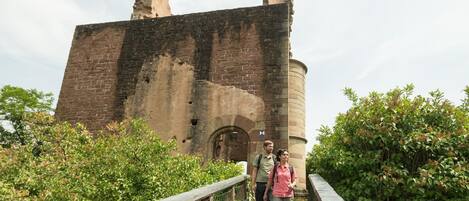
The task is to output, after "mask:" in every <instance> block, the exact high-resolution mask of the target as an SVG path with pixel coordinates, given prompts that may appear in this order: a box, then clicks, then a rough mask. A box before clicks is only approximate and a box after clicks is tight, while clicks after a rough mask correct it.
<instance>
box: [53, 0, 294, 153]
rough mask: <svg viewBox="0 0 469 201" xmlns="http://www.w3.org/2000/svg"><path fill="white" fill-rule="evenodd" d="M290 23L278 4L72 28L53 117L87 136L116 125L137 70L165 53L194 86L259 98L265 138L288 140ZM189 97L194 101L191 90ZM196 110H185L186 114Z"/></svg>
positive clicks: (193, 105)
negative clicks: (189, 70) (207, 84)
mask: <svg viewBox="0 0 469 201" xmlns="http://www.w3.org/2000/svg"><path fill="white" fill-rule="evenodd" d="M289 20H290V13H289V8H288V6H287V4H278V5H270V6H261V7H252V8H241V9H233V10H223V11H214V12H207V13H197V14H189V15H181V16H171V17H163V18H158V19H146V20H134V21H126V22H116V23H106V24H98V25H84V26H78V27H77V29H76V31H75V38H74V41H73V44H72V49H71V51H70V58H69V63H68V65H67V69H66V72H65V76H64V81H63V86H62V91H61V94H60V97H59V103H58V106H57V118H58V119H59V120H69V121H70V120H71V121H82V122H85V123H86V124H87V125H88V126H89V127H90V128H91V130H96V129H99V128H101V127H102V126H103V125H105V123H107V122H109V121H112V120H120V119H122V118H123V117H124V102H125V101H126V99H127V98H128V97H129V96H131V95H133V94H134V93H135V86H136V82H137V75H138V73H139V72H140V70H141V67H142V65H143V63H144V62H145V61H146V60H148V59H149V58H153V57H154V56H155V55H162V54H170V55H172V56H173V57H176V58H179V59H181V60H182V61H184V62H187V63H189V64H191V65H193V66H194V67H195V78H196V79H195V80H207V81H211V82H214V83H216V84H221V85H224V86H235V87H237V88H240V89H244V90H247V91H248V92H249V93H252V94H255V95H257V96H259V97H262V99H263V100H264V101H265V111H266V113H265V126H266V128H265V129H266V134H267V135H268V136H267V137H269V138H270V137H272V138H274V139H279V140H280V139H285V138H288V137H287V136H282V135H283V134H282V130H285V129H284V128H286V127H287V126H288V125H287V123H288V117H287V114H285V113H283V112H282V111H288V106H287V98H288V97H285V93H286V88H287V87H288V59H289V47H288V46H289V45H288V40H289V39H288V37H289V25H290V23H289ZM107 30H110V31H107ZM97 35H103V37H104V39H98V38H96V36H97ZM84 55H89V56H91V57H92V58H106V59H107V60H103V61H102V62H100V60H99V59H86V57H85V56H84ZM117 57H118V58H117ZM194 86H195V83H194ZM194 89H196V87H194ZM192 96H193V97H194V98H193V99H194V100H196V99H197V98H196V97H197V90H195V91H193V95H192ZM247 107H248V106H247ZM200 109H201V108H198V107H197V103H194V104H192V112H193V113H195V112H197V110H200ZM188 122H189V121H188ZM188 126H189V123H188ZM269 135H270V136H269ZM280 144H282V145H287V144H288V143H287V141H283V142H282V143H280Z"/></svg>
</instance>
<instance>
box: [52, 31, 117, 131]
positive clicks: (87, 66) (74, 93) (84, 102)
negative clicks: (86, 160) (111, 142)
mask: <svg viewBox="0 0 469 201" xmlns="http://www.w3.org/2000/svg"><path fill="white" fill-rule="evenodd" d="M124 35H125V27H122V26H120V24H113V26H92V25H91V26H87V27H82V26H78V27H77V29H76V31H75V35H74V39H73V42H72V48H71V50H70V54H69V59H68V62H67V68H66V69H65V75H64V78H63V84H62V88H61V91H60V95H59V101H58V104H57V109H56V117H57V119H58V120H60V121H70V122H72V123H77V122H82V123H84V124H85V125H87V126H88V127H89V128H91V129H94V128H100V127H102V126H103V125H105V124H106V123H108V122H109V121H111V120H113V119H114V110H115V108H114V103H115V99H116V87H117V70H118V65H117V60H118V59H119V56H120V50H121V48H122V42H123V39H124Z"/></svg>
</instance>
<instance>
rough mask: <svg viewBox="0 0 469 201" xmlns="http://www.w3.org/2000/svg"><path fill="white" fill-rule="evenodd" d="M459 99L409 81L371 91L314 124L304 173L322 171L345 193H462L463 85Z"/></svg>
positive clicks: (409, 196) (466, 177)
mask: <svg viewBox="0 0 469 201" xmlns="http://www.w3.org/2000/svg"><path fill="white" fill-rule="evenodd" d="M465 91H466V94H467V96H468V97H467V98H466V99H465V100H463V104H462V105H461V106H459V107H458V106H454V105H453V104H452V103H450V102H449V101H448V100H446V99H444V98H443V94H442V93H441V92H439V91H434V92H431V93H430V97H429V98H425V97H422V96H413V95H412V92H413V86H412V85H409V86H406V87H405V88H403V89H400V88H397V89H394V90H391V91H389V92H388V93H386V94H381V93H376V92H372V93H370V94H369V96H367V97H363V98H358V96H357V95H356V94H355V93H354V92H353V91H352V90H351V89H346V90H345V94H346V95H347V96H348V98H349V99H350V100H351V101H352V102H353V105H352V107H351V108H350V109H349V110H348V111H347V112H346V113H345V114H339V115H338V117H337V119H336V124H335V126H334V127H333V128H329V127H322V128H321V129H320V136H319V138H318V139H319V142H320V144H318V145H315V147H314V148H313V150H312V152H311V153H310V154H308V159H307V169H308V171H309V173H317V174H320V175H321V176H323V177H324V178H325V179H326V180H327V181H328V182H329V183H330V184H331V185H332V186H333V187H334V188H335V190H336V191H337V192H338V194H339V195H341V196H342V197H343V198H344V199H345V200H373V201H375V200H393V201H394V200H396V201H399V200H402V201H404V200H406V201H407V200H415V201H420V200H421V201H429V200H455V201H456V200H460V201H463V200H464V201H467V200H469V163H468V160H469V110H468V108H469V107H468V106H469V104H468V103H469V87H468V88H466V90H465Z"/></svg>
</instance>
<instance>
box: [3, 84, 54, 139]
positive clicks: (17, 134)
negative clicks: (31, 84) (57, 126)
mask: <svg viewBox="0 0 469 201" xmlns="http://www.w3.org/2000/svg"><path fill="white" fill-rule="evenodd" d="M52 101H53V98H52V94H50V93H43V92H40V91H37V90H35V89H23V88H20V87H13V86H9V85H7V86H4V87H3V88H2V89H0V145H1V146H2V147H9V146H11V145H12V144H22V145H25V144H26V143H28V142H30V141H31V139H32V136H31V135H29V134H30V133H29V132H28V131H27V130H28V127H27V120H28V116H29V115H31V114H33V113H36V112H51V111H52Z"/></svg>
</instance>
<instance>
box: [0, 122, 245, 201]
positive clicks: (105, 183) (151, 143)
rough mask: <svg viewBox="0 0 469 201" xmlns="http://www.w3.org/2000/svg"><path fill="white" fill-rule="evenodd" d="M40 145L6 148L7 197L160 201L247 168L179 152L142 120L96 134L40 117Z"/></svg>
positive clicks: (1, 193) (0, 189) (3, 196)
mask: <svg viewBox="0 0 469 201" xmlns="http://www.w3.org/2000/svg"><path fill="white" fill-rule="evenodd" d="M34 119H36V121H35V122H32V125H31V128H32V129H31V132H33V136H36V137H35V139H34V142H33V143H30V144H27V145H13V146H12V147H11V148H8V149H6V148H4V149H0V165H1V166H0V200H19V199H26V200H29V199H32V200H157V199H161V198H164V197H168V196H171V195H174V194H178V193H181V192H185V191H188V190H191V189H194V188H197V187H199V186H201V185H206V184H210V183H213V182H216V181H220V180H223V179H227V178H230V177H233V176H237V175H239V174H241V167H239V166H236V165H234V164H230V163H224V162H213V161H209V162H207V164H206V165H204V166H203V165H202V160H201V159H200V158H199V157H196V156H189V155H179V154H176V153H175V143H174V142H169V143H165V142H162V141H161V140H160V139H159V137H158V136H157V135H156V134H155V133H154V132H153V131H152V130H151V129H150V128H149V127H148V126H147V125H146V124H145V123H144V121H142V120H132V121H124V122H122V123H113V124H110V125H108V126H107V129H106V130H105V131H103V132H102V133H100V134H98V135H97V136H95V137H92V136H91V135H90V133H89V132H88V131H87V130H86V129H85V127H83V126H82V125H77V126H72V125H70V124H68V123H60V124H54V123H53V121H54V120H53V118H51V117H50V116H48V115H45V114H40V113H39V114H37V116H36V118H34Z"/></svg>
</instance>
